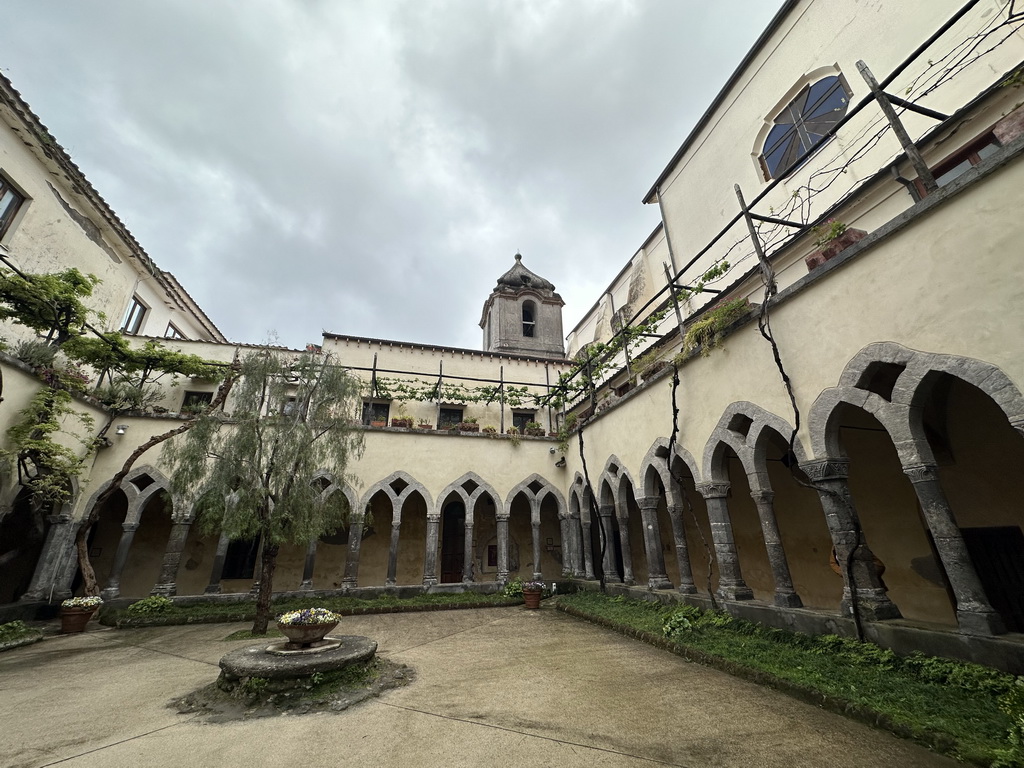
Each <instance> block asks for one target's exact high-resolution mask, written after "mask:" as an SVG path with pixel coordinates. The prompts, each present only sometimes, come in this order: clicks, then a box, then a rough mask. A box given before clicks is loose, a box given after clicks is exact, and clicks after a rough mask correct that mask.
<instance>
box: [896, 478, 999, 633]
mask: <svg viewBox="0 0 1024 768" xmlns="http://www.w3.org/2000/svg"><path fill="white" fill-rule="evenodd" d="M903 472H904V473H905V474H906V476H907V477H909V478H910V482H911V483H913V485H914V492H915V493H917V500H918V501H919V502H920V503H921V509H922V510H923V511H924V518H925V521H926V522H927V523H928V529H929V530H930V531H931V534H932V539H933V540H934V541H935V548H936V549H937V550H938V551H939V558H940V559H941V560H942V565H943V567H944V568H945V569H946V578H948V579H949V585H950V586H951V587H952V588H953V594H954V595H956V618H957V622H958V623H959V625H960V631H961V632H963V633H965V634H970V635H997V634H1002V633H1004V632H1006V627H1005V625H1004V624H1003V620H1002V617H1001V616H1000V615H999V614H998V613H997V612H996V610H995V609H994V608H993V607H992V605H991V604H990V603H989V601H988V597H987V596H986V595H985V589H984V587H982V585H981V580H980V579H979V578H978V573H977V571H976V570H975V569H974V562H973V561H972V560H971V556H970V554H969V553H968V552H967V545H966V544H964V537H963V534H961V533H960V528H959V526H957V524H956V517H955V516H954V515H953V510H952V509H951V508H950V506H949V502H948V501H947V500H946V494H945V492H944V491H943V490H942V486H941V485H940V484H939V477H938V473H937V472H936V468H935V467H934V466H928V465H919V466H912V467H904V468H903Z"/></svg>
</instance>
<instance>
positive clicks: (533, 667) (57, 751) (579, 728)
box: [0, 605, 958, 768]
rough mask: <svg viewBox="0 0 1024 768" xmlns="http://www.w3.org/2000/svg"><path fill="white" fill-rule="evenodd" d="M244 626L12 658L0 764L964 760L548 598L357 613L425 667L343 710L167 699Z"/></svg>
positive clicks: (104, 636)
mask: <svg viewBox="0 0 1024 768" xmlns="http://www.w3.org/2000/svg"><path fill="white" fill-rule="evenodd" d="M245 626H246V625H240V624H214V625H199V626H184V627H170V628H153V629H141V630H112V629H106V628H102V627H99V625H97V624H95V622H94V623H93V624H91V625H90V631H88V632H86V633H85V634H83V635H69V636H60V637H54V638H50V639H47V640H44V641H43V642H41V643H37V644H36V645H32V646H27V647H24V648H18V649H16V650H13V651H9V652H6V653H3V654H0V723H2V727H0V765H2V766H17V767H18V768H29V767H31V768H39V767H41V766H50V765H56V764H60V765H62V766H69V767H70V768H90V767H92V766H97V767H98V766H103V767H104V768H111V767H118V766H132V767H133V768H135V767H137V766H224V767H233V766H262V765H275V766H285V765H296V766H302V768H318V767H319V766H403V767H404V768H409V767H410V766H427V767H430V766H439V767H440V766H446V767H450V766H481V765H488V766H531V767H532V766H585V767H586V768H593V767H594V766H649V765H673V766H694V767H696V766H751V765H756V766H758V768H772V767H774V766H780V768H781V767H786V768H789V767H791V766H820V765H828V766H829V767H830V768H842V767H843V766H850V767H851V768H852V767H853V766H856V767H857V768H863V767H864V766H893V765H899V766H900V768H924V767H925V766H954V765H958V764H957V763H955V762H954V761H952V760H949V759H947V758H942V757H939V756H937V755H934V754H932V753H930V752H928V751H927V750H925V749H924V748H922V747H919V746H916V745H914V744H912V743H910V742H906V741H903V740H900V739H897V738H895V737H893V736H890V735H888V734H885V733H882V732H880V731H876V730H873V729H871V728H868V727H867V726H863V725H860V724H858V723H854V722H852V721H848V720H846V719H844V718H842V717H839V716H837V715H833V714H830V713H827V712H824V711H822V710H819V709H816V708H815V707H812V706H810V705H807V704H804V703H802V702H799V701H796V700H794V699H791V698H789V697H787V696H784V695H782V694H779V693H776V692H774V691H771V690H767V689H764V688H760V687H758V686H757V685H754V684H752V683H748V682H746V681H743V680H739V679H736V678H733V677H730V676H728V675H726V674H724V673H721V672H718V671H716V670H711V669H707V668H704V667H701V666H699V665H695V664H689V663H687V662H685V661H683V660H682V659H680V658H678V657H676V656H673V655H672V654H670V653H667V652H665V651H661V650H658V649H656V648H652V647H650V646H647V645H644V644H642V643H639V642H636V641H634V640H630V639H628V638H625V637H622V636H620V635H618V634H616V633H613V632H611V631H608V630H605V629H602V628H599V627H595V626H592V625H590V624H587V623H585V622H582V621H579V620H576V619H573V618H570V617H568V616H566V615H564V614H561V613H557V612H556V611H555V610H554V608H553V606H551V605H545V606H544V607H543V608H542V609H541V610H540V611H526V610H524V609H523V608H521V607H516V608H489V609H484V610H460V611H443V612H430V613H404V614H386V615H380V616H359V617H346V618H345V619H343V620H342V624H341V625H339V627H338V632H342V633H344V634H354V635H366V636H369V637H371V638H373V639H375V640H376V641H377V642H378V643H379V653H380V654H381V655H382V656H384V657H386V658H389V659H391V660H393V661H396V662H401V663H404V664H408V665H409V666H411V667H413V668H414V669H415V670H416V679H415V681H414V682H413V683H412V684H411V685H409V686H407V687H405V688H401V689H397V690H392V691H389V692H387V693H385V694H384V695H383V696H382V697H380V698H378V699H374V700H371V701H368V702H364V703H363V704H360V705H358V706H356V707H353V708H352V709H350V710H348V711H345V712H341V713H338V714H311V715H302V716H296V715H289V716H283V717H276V718H264V719H256V720H249V721H239V722H233V723H226V724H211V723H205V722H202V721H200V720H197V719H196V718H195V717H194V716H191V715H179V714H177V713H176V712H175V711H174V710H172V709H169V708H167V707H166V704H167V702H168V701H169V700H171V699H173V698H177V697H180V696H182V695H184V694H185V693H188V692H189V691H191V690H193V689H195V688H198V687H200V686H202V685H205V684H207V683H210V682H212V681H213V680H214V679H216V677H217V673H218V671H219V670H218V667H217V662H218V660H219V659H220V657H221V656H222V655H224V654H225V653H227V652H228V651H229V650H231V649H233V648H237V647H240V646H242V645H246V644H249V643H251V642H252V641H238V642H231V643H227V642H223V638H224V637H225V636H227V635H228V634H229V633H230V632H232V631H235V630H237V629H241V628H245Z"/></svg>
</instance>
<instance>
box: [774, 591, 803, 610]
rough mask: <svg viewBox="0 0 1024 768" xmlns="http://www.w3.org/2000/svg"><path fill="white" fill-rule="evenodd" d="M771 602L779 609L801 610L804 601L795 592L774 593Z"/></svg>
mask: <svg viewBox="0 0 1024 768" xmlns="http://www.w3.org/2000/svg"><path fill="white" fill-rule="evenodd" d="M772 602H773V603H775V605H777V606H779V607H780V608H803V607H804V601H803V600H801V599H800V595H798V594H797V593H796V592H776V593H775V596H774V597H773V598H772Z"/></svg>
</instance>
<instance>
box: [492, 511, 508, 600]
mask: <svg viewBox="0 0 1024 768" xmlns="http://www.w3.org/2000/svg"><path fill="white" fill-rule="evenodd" d="M495 522H496V523H497V527H498V583H499V584H506V583H508V515H507V514H506V515H502V514H498V515H495Z"/></svg>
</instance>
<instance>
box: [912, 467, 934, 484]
mask: <svg viewBox="0 0 1024 768" xmlns="http://www.w3.org/2000/svg"><path fill="white" fill-rule="evenodd" d="M903 474H905V475H906V476H907V477H908V478H910V482H912V483H915V484H916V483H930V482H932V481H934V480H938V479H939V470H938V467H936V466H935V465H934V464H915V465H913V466H910V467H904V468H903Z"/></svg>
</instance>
